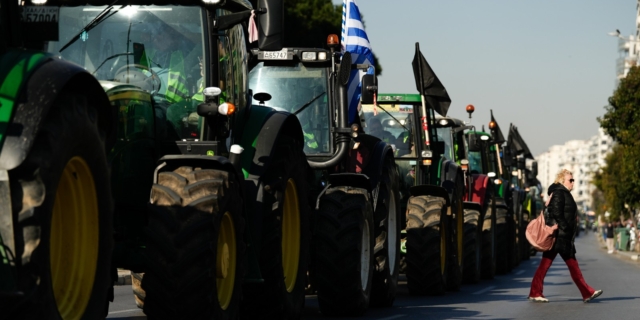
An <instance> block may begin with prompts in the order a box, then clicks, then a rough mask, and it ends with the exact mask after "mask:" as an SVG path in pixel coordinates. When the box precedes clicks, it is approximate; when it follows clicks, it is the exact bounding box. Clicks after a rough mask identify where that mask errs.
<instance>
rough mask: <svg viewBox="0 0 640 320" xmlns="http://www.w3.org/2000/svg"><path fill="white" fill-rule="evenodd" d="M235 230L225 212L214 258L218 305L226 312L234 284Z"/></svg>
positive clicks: (228, 215) (227, 213)
mask: <svg viewBox="0 0 640 320" xmlns="http://www.w3.org/2000/svg"><path fill="white" fill-rule="evenodd" d="M236 253H237V252H236V229H235V227H234V225H233V219H231V214H230V213H229V212H225V214H224V216H222V221H221V222H220V231H219V232H218V246H217V256H216V287H217V290H218V303H219V304H220V308H222V310H227V308H228V307H229V304H231V298H232V297H233V289H234V287H235V282H236V259H237V256H236Z"/></svg>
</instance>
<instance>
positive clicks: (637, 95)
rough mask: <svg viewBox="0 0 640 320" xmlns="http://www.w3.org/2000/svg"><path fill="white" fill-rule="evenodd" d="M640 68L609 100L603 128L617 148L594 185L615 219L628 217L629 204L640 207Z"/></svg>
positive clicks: (635, 69)
mask: <svg viewBox="0 0 640 320" xmlns="http://www.w3.org/2000/svg"><path fill="white" fill-rule="evenodd" d="M638 106H640V67H637V66H634V67H632V68H631V69H630V70H629V73H628V74H627V77H626V78H623V79H622V80H621V81H620V85H619V86H618V88H617V89H616V91H615V92H614V94H613V96H611V97H610V98H609V106H607V107H606V108H605V109H606V113H605V115H604V116H603V117H601V118H600V117H599V118H598V122H600V127H602V128H603V129H604V130H605V132H606V133H607V134H609V135H610V136H611V137H612V138H613V140H614V141H615V142H617V145H616V146H615V147H614V148H613V152H612V153H611V154H610V155H609V156H607V159H606V165H605V167H604V168H602V171H601V173H599V174H596V176H595V177H594V183H595V185H596V186H597V187H598V189H600V190H602V192H603V194H604V198H605V202H606V203H607V206H608V207H609V212H610V213H611V214H612V215H616V216H617V215H618V214H624V213H625V212H628V211H627V208H625V204H626V205H628V206H629V207H630V208H631V211H632V212H633V208H638V207H639V205H640V175H639V174H638V170H639V169H640V108H638Z"/></svg>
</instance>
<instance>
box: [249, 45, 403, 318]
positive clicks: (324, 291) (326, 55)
mask: <svg viewBox="0 0 640 320" xmlns="http://www.w3.org/2000/svg"><path fill="white" fill-rule="evenodd" d="M337 39H338V37H337V36H336V35H329V37H328V38H327V46H328V49H320V48H284V49H282V50H281V51H266V50H259V49H254V50H252V52H251V60H250V64H249V65H250V69H251V71H250V73H249V88H250V89H251V90H252V91H253V94H254V99H255V100H258V101H259V105H260V106H263V108H264V107H268V108H273V109H275V110H280V111H285V112H290V113H292V114H294V115H296V116H297V117H298V119H299V120H300V123H301V124H302V130H303V132H304V137H305V140H304V151H305V153H306V158H307V161H308V164H309V166H310V167H311V169H312V170H313V175H312V178H311V182H310V185H311V189H310V193H311V195H312V199H313V205H314V213H313V217H312V246H311V248H312V250H311V265H310V268H309V281H310V287H309V289H308V291H309V292H310V293H316V294H317V297H318V303H319V307H320V311H321V312H322V313H323V314H326V315H334V316H345V315H352V316H353V315H361V314H362V313H364V312H365V310H366V309H367V307H368V306H369V305H370V304H371V305H374V306H391V305H392V304H393V301H394V299H395V296H396V292H397V286H398V272H399V271H398V270H399V262H400V220H401V213H400V199H399V197H400V196H399V182H398V176H397V170H396V165H395V161H394V157H393V150H392V148H391V144H389V142H388V141H385V140H382V139H378V138H376V137H375V136H372V135H370V134H368V133H369V132H367V133H363V132H362V129H361V128H360V127H359V126H358V125H357V123H354V124H352V125H351V126H350V125H349V123H348V116H347V115H348V103H347V81H348V76H349V72H350V70H351V69H350V68H351V60H350V57H351V55H350V53H348V52H345V53H340V52H339V48H340V44H339V43H338V40H337ZM343 67H345V68H344V69H343ZM355 67H357V68H363V69H366V68H368V67H369V66H367V65H356V66H355ZM343 72H346V73H343ZM374 81H375V78H374V77H373V76H369V75H367V76H365V77H364V78H363V80H362V88H364V89H363V90H362V91H363V92H362V96H361V102H362V103H371V102H372V100H373V97H374V94H375V92H376V90H377V89H376V88H375V85H374V83H373V82H374ZM338 257H339V258H338ZM264 259H265V260H270V259H271V257H270V256H265V257H264ZM263 299H264V300H265V301H266V302H268V299H265V298H263ZM257 312H262V311H261V310H260V309H258V311H257ZM259 315H260V314H256V316H259Z"/></svg>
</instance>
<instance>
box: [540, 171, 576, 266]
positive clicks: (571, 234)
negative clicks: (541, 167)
mask: <svg viewBox="0 0 640 320" xmlns="http://www.w3.org/2000/svg"><path fill="white" fill-rule="evenodd" d="M547 193H548V194H549V195H551V194H553V197H551V201H550V202H549V206H548V210H549V216H550V217H551V218H552V219H553V221H554V222H555V223H557V224H558V236H557V238H556V243H555V245H554V248H555V250H556V251H558V253H560V254H564V255H565V256H567V257H571V256H573V255H574V254H575V253H576V249H575V246H574V241H575V238H576V230H577V227H578V220H577V219H576V218H577V214H578V206H577V205H576V202H575V200H573V196H572V195H571V193H570V192H569V190H568V189H567V188H566V187H565V186H564V185H562V184H560V183H554V184H552V185H551V186H549V191H548V192H547Z"/></svg>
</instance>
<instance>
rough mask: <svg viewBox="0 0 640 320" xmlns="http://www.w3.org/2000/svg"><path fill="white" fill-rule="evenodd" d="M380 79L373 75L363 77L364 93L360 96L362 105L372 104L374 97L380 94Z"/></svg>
mask: <svg viewBox="0 0 640 320" xmlns="http://www.w3.org/2000/svg"><path fill="white" fill-rule="evenodd" d="M377 78H378V77H376V76H374V75H372V74H365V75H364V76H362V92H361V94H360V102H362V104H372V103H374V102H375V101H373V99H374V98H373V97H374V96H375V95H377V93H378V79H377Z"/></svg>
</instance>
